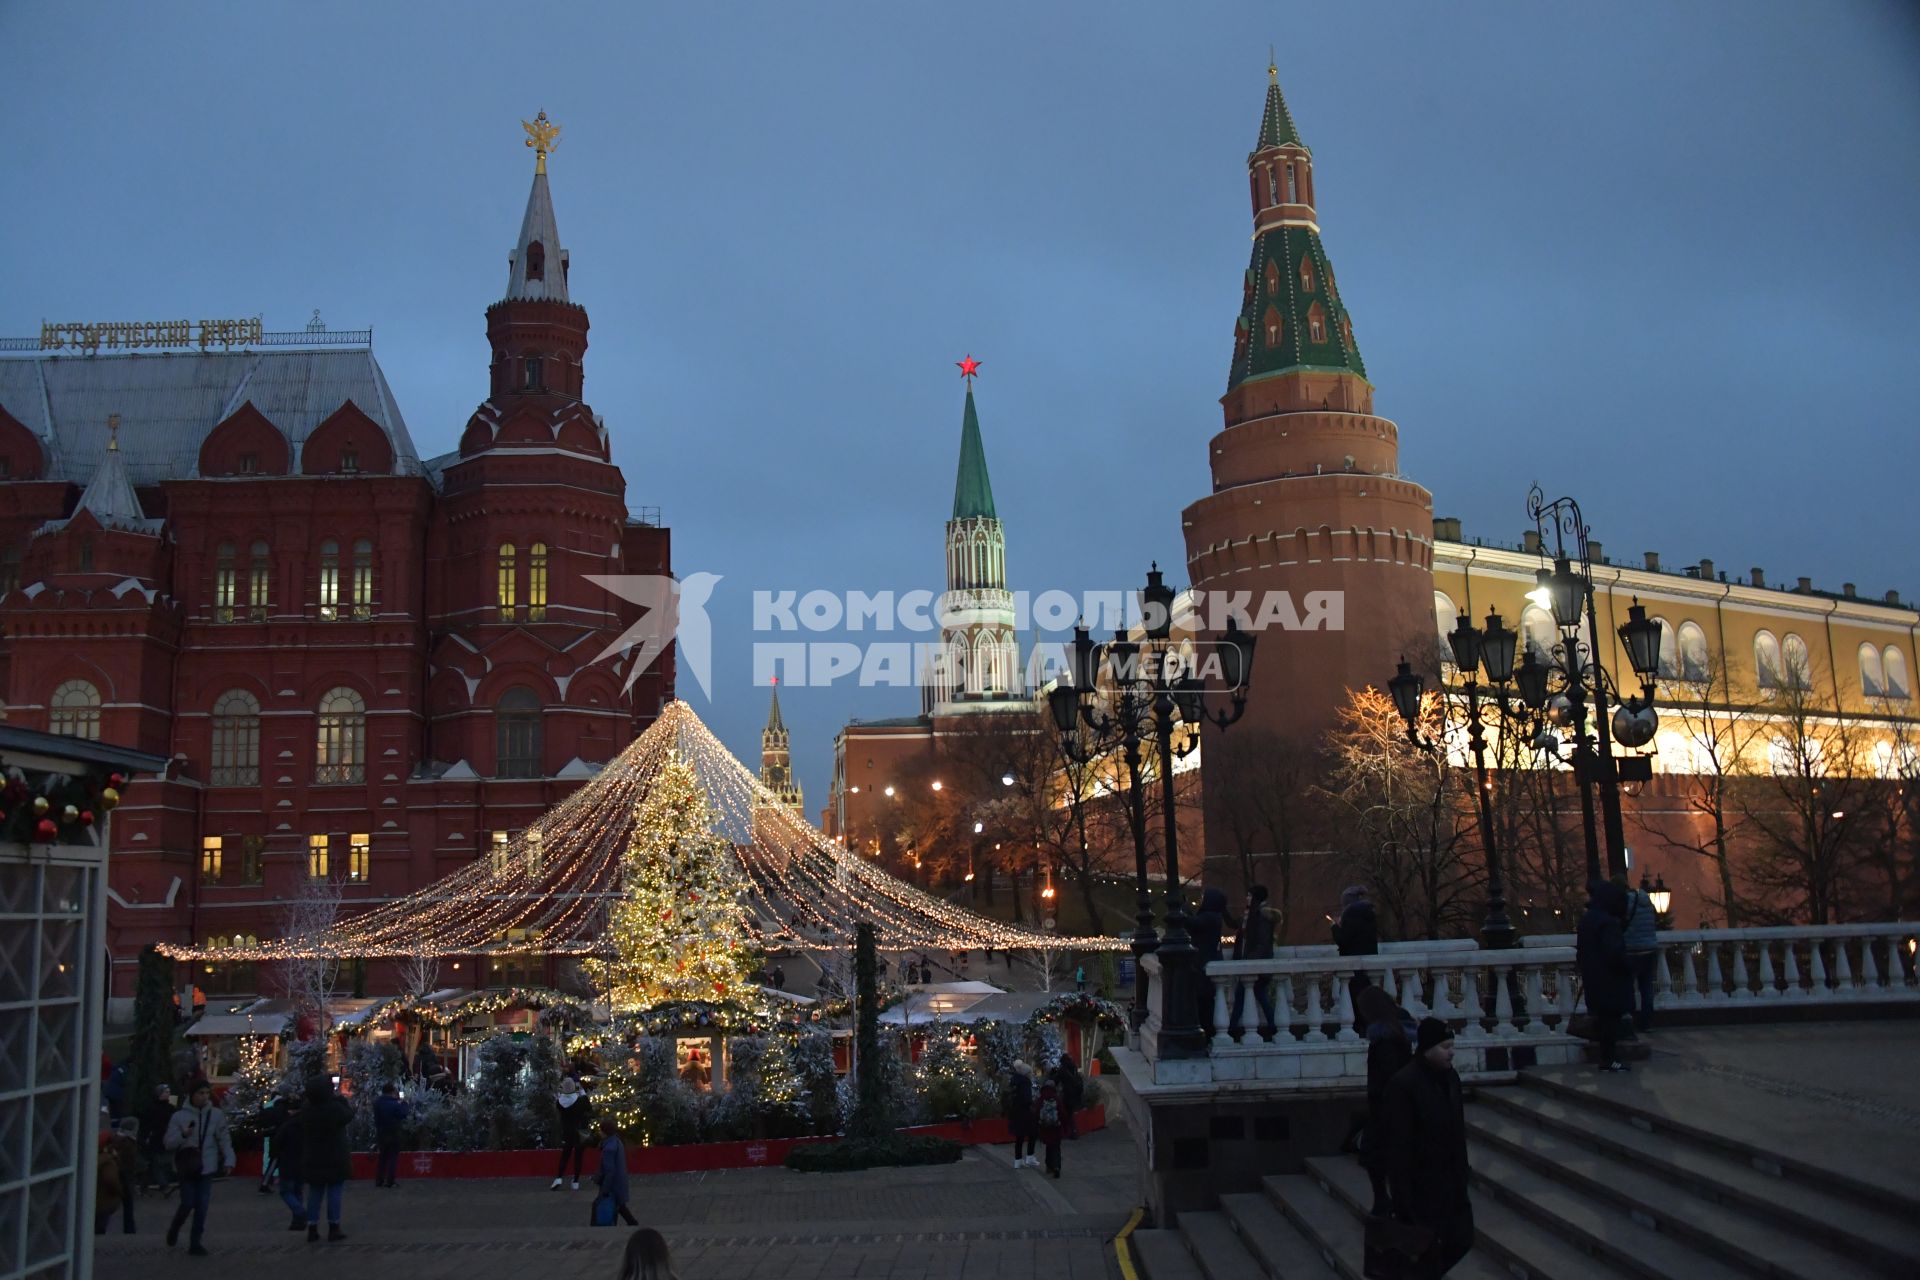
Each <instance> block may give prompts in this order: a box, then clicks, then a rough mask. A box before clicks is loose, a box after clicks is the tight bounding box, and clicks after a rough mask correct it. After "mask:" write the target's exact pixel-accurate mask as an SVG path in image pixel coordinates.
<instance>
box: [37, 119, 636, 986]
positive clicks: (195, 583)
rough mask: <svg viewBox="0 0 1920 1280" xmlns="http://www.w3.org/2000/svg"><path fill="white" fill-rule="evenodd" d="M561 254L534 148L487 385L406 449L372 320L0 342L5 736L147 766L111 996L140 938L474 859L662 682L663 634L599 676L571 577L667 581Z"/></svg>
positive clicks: (123, 810) (255, 918)
mask: <svg viewBox="0 0 1920 1280" xmlns="http://www.w3.org/2000/svg"><path fill="white" fill-rule="evenodd" d="M568 265H569V264H568V255H567V252H566V250H564V249H563V248H562V247H561V245H560V239H559V233H558V229H557V226H556V222H555V218H554V212H553V205H552V201H551V198H550V196H549V193H548V187H547V177H546V173H545V157H544V155H542V156H541V159H540V164H539V166H538V172H536V174H535V177H534V179H533V188H532V191H531V193H530V195H529V197H528V200H527V208H526V216H525V219H524V221H523V222H522V225H521V228H520V234H519V238H518V241H517V243H516V244H515V246H514V249H513V254H512V257H511V259H510V266H509V278H508V284H507V288H506V292H505V294H504V296H503V297H502V298H501V300H500V301H499V302H497V303H495V304H494V305H493V306H491V307H489V308H488V309H487V313H486V335H487V342H488V349H489V351H490V352H491V356H492V360H491V368H490V370H489V372H488V384H487V389H486V395H485V399H484V400H483V401H482V403H481V405H480V407H479V408H478V409H477V410H476V411H475V412H474V414H473V417H472V419H471V420H470V421H469V422H468V424H467V426H466V429H465V432H464V434H463V435H462V436H461V438H460V446H459V449H458V450H457V451H455V452H453V453H449V454H446V455H443V456H441V457H436V458H425V459H423V458H421V457H419V456H418V454H417V452H416V451H415V448H414V444H413V440H412V438H411V437H410V436H409V435H408V432H407V425H406V422H405V421H404V419H403V418H402V416H401V413H400V409H399V406H398V405H397V404H396V403H395V402H394V398H393V394H392V392H391V390H390V389H389V388H388V385H387V380H386V377H385V375H384V374H383V373H382V372H381V369H380V366H379V364H378V362H377V361H376V360H375V358H374V354H373V349H372V342H371V334H370V333H359V334H340V333H332V332H328V331H326V330H324V329H323V328H321V327H320V326H319V325H318V324H317V323H316V324H315V325H313V326H310V328H309V329H308V330H307V331H306V332H304V333H290V334H262V333H260V332H259V331H258V326H257V324H256V325H254V326H253V327H252V329H251V332H249V331H248V329H247V326H246V325H244V324H243V325H239V326H233V325H221V324H219V323H217V322H212V323H208V324H205V325H202V326H199V329H200V334H199V335H190V333H189V329H190V327H189V326H188V325H185V324H180V323H177V322H176V323H170V324H165V325H147V326H137V327H136V326H100V327H97V328H96V329H95V330H94V332H92V333H90V334H89V333H88V332H86V331H85V330H84V329H82V328H80V327H76V326H57V327H56V326H49V327H48V328H47V329H45V330H43V333H42V337H41V338H40V339H39V340H37V341H14V342H11V343H9V344H7V345H8V346H9V347H11V348H13V349H12V350H0V693H3V694H4V698H5V707H4V716H5V718H6V720H8V721H9V722H10V723H13V724H18V725H21V726H24V727H28V728H35V729H51V730H53V731H54V732H64V733H73V734H76V735H78V736H81V737H89V738H99V739H101V740H104V741H109V742H115V743H120V744H124V745H126V746H130V747H137V748H139V749H140V750H143V751H148V752H153V753H155V754H158V755H163V756H167V757H170V759H171V763H170V765H169V767H168V769H167V771H166V774H165V777H164V778H163V779H160V780H154V779H145V780H141V781H138V782H136V783H134V784H133V786H132V787H131V788H130V789H129V790H128V791H127V793H126V796H125V800H124V802H123V803H122V804H121V805H120V807H119V809H118V810H117V811H116V813H115V815H114V816H115V821H114V822H113V824H112V828H113V837H112V838H113V841H114V846H115V847H114V849H113V858H112V878H111V893H110V909H109V920H108V933H107V939H108V946H109V948H110V950H111V952H112V955H113V982H112V994H115V995H127V994H130V993H131V990H132V982H133V976H134V969H133V966H134V963H135V958H136V955H137V953H138V952H139V950H140V948H141V947H143V946H144V945H146V944H147V943H150V942H157V941H171V942H179V943H186V942H192V943H216V944H217V943H220V942H222V941H229V942H230V941H231V940H233V939H235V938H239V939H253V938H267V937H271V936H275V935H278V934H280V933H282V932H283V931H284V916H285V911H286V906H285V903H286V901H287V900H288V899H291V898H294V897H296V896H298V895H299V893H300V891H301V888H302V886H303V884H304V883H305V882H308V881H310V880H318V879H321V878H326V879H330V880H333V881H335V882H339V883H340V884H341V885H342V892H343V895H344V897H345V899H346V903H345V907H346V909H347V910H348V911H351V910H352V909H353V907H354V905H355V904H356V903H370V902H374V901H379V900H383V899H387V898H391V897H395V896H398V895H401V894H404V893H407V892H409V891H411V890H414V889H417V888H419V887H421V886H422V885H424V884H426V883H428V882H429V881H432V880H434V879H436V878H438V877H440V876H442V875H444V874H446V873H448V872H449V871H452V870H454V869H455V868H457V867H458V866H460V865H462V864H464V863H466V862H469V861H471V860H472V859H473V858H475V857H478V856H486V854H487V851H488V849H489V847H490V846H491V845H492V843H493V842H494V841H495V839H496V838H499V839H504V838H505V834H506V833H509V832H512V831H515V830H517V829H519V828H521V827H524V826H526V825H527V824H528V823H529V822H530V821H531V820H532V819H534V818H535V817H537V816H538V815H539V814H541V813H543V812H545V811H546V810H547V809H548V808H550V807H551V806H552V805H554V804H555V803H556V802H558V801H559V800H561V799H562V798H564V797H565V796H566V795H567V794H568V793H569V792H571V791H572V790H573V789H574V788H576V787H578V786H579V785H580V784H581V782H582V781H584V780H585V779H587V778H590V777H591V776H592V775H593V774H594V772H595V771H596V770H597V769H598V768H599V766H601V765H602V764H604V763H605V762H606V761H608V760H610V759H612V758H613V757H614V756H615V755H616V754H618V753H619V752H620V751H621V750H622V749H623V748H624V747H626V746H627V745H628V743H630V742H631V741H632V740H633V738H634V736H635V735H636V734H637V733H638V732H639V731H640V730H641V729H643V728H645V727H646V725H647V724H649V723H650V722H651V721H652V720H653V718H654V717H655V716H656V715H657V714H658V712H659V710H660V708H661V707H662V705H663V704H664V703H665V702H666V701H667V700H669V699H671V697H672V696H673V668H672V662H671V653H672V651H671V649H670V648H669V649H668V651H667V653H666V655H664V656H663V658H662V659H660V660H658V661H656V662H655V663H654V664H653V666H652V667H651V668H650V669H649V670H647V671H646V672H645V673H644V674H643V675H641V676H640V677H639V679H638V681H637V683H635V684H634V686H633V688H632V690H631V692H630V693H629V692H623V688H624V686H625V684H626V680H627V676H628V674H629V673H628V672H627V670H626V662H627V661H628V660H629V658H628V657H625V656H616V657H615V658H612V659H609V660H607V661H605V662H598V663H596V662H595V659H596V658H597V657H598V656H599V655H600V654H601V653H602V652H604V651H605V650H606V649H607V648H608V647H609V646H610V645H611V644H613V643H614V642H615V641H616V640H617V639H619V638H620V637H621V636H622V634H623V633H624V632H625V631H626V630H627V628H628V627H629V626H630V625H631V624H632V623H634V622H635V621H637V619H638V609H637V607H636V606H634V605H632V604H629V603H628V602H626V601H624V600H621V599H620V598H618V597H616V596H614V595H611V594H610V593H608V592H607V591H606V590H605V589H604V588H602V587H600V586H598V585H595V584H593V583H591V582H589V581H588V576H589V575H601V574H666V573H669V572H670V565H671V558H670V554H669V551H670V541H669V536H668V531H667V530H666V529H665V528H663V527H661V525H660V522H659V519H658V517H657V515H655V516H653V517H651V518H646V517H645V516H636V515H634V514H631V513H630V511H629V508H628V506H627V496H626V481H625V479H624V478H623V477H622V475H621V472H620V469H619V468H618V467H617V466H615V465H614V463H613V460H612V456H611V450H610V447H609V436H608V432H607V429H606V427H605V426H604V425H603V423H602V422H601V420H600V419H599V418H598V417H597V416H596V415H595V414H594V412H593V410H592V409H591V407H589V405H588V404H587V402H586V401H585V399H584V398H583V395H584V359H585V356H586V351H587V328H588V322H587V312H586V310H585V309H584V308H583V307H581V306H580V305H579V304H578V303H575V302H574V301H572V299H571V298H570V297H569V292H568V279H567V276H568ZM236 329H237V330H238V331H239V332H238V334H237V337H236V333H235V330H236ZM103 335H104V339H105V340H104V341H103ZM208 336H211V338H212V342H211V344H209V342H208V341H207V337H208ZM196 337H197V338H198V340H194V339H195V338H196ZM123 339H124V340H125V341H126V343H127V344H128V345H135V344H137V345H138V346H139V347H141V348H145V349H137V350H132V351H120V350H113V349H106V348H111V347H112V346H113V345H114V344H115V343H117V342H120V341H121V340H123ZM156 339H157V341H156ZM155 347H158V348H159V349H157V350H156V349H153V348H155ZM22 348H28V349H27V350H24V351H23V350H22ZM76 348H77V349H76ZM475 372H476V375H477V374H478V372H479V371H478V369H477V368H476V370H475ZM477 381H478V377H477V376H476V382H477ZM445 976H446V977H450V978H452V979H454V980H455V981H456V983H458V982H459V980H460V979H461V978H462V977H463V976H464V977H466V978H467V981H469V982H473V981H484V980H485V979H486V978H487V977H489V976H491V977H492V978H493V979H494V980H496V981H497V980H501V979H504V978H511V977H514V976H518V975H512V974H493V975H483V974H479V973H472V974H467V975H462V974H447V975H445ZM528 976H534V975H528ZM195 978H196V981H198V982H199V984H200V985H201V986H202V988H203V989H204V990H206V991H207V992H208V994H210V995H219V994H222V993H225V992H228V991H234V992H240V991H252V990H256V989H257V987H258V986H259V985H267V984H268V978H267V975H265V974H254V973H253V972H251V971H250V969H247V968H243V967H239V966H219V965H215V966H212V968H211V969H210V970H209V969H207V968H206V967H205V966H203V971H202V972H200V973H197V974H196V975H195ZM373 982H374V986H376V987H381V986H388V985H390V981H389V980H388V979H387V978H386V975H380V976H378V977H376V978H375V979H374V980H373ZM460 985H465V984H464V983H461V984H460Z"/></svg>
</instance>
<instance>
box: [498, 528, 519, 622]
mask: <svg viewBox="0 0 1920 1280" xmlns="http://www.w3.org/2000/svg"><path fill="white" fill-rule="evenodd" d="M514 555H515V553H514V549H513V544H512V543H511V542H503V543H501V544H500V573H499V579H500V585H499V595H500V621H502V622H512V621H513V601H514V594H513V593H514V586H515V579H516V578H517V577H518V575H517V574H516V573H515V572H514Z"/></svg>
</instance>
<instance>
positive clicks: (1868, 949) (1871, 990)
mask: <svg viewBox="0 0 1920 1280" xmlns="http://www.w3.org/2000/svg"><path fill="white" fill-rule="evenodd" d="M1873 943H1874V939H1872V938H1870V937H1867V938H1862V939H1860V986H1861V987H1862V988H1863V990H1862V991H1861V994H1862V995H1867V996H1876V995H1879V994H1880V966H1879V964H1877V963H1876V962H1875V961H1874V958H1873ZM1890 967H1891V968H1893V969H1895V970H1896V971H1897V970H1898V969H1899V967H1900V962H1899V961H1898V960H1895V961H1894V962H1893V964H1892V966H1890Z"/></svg>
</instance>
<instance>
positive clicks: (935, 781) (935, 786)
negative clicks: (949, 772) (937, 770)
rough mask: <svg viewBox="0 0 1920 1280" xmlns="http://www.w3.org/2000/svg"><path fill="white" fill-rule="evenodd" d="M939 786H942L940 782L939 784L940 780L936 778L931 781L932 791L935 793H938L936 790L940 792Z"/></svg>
mask: <svg viewBox="0 0 1920 1280" xmlns="http://www.w3.org/2000/svg"><path fill="white" fill-rule="evenodd" d="M941 785H942V784H941V782H940V779H938V778H935V779H934V780H933V789H934V790H935V791H938V790H940V788H941Z"/></svg>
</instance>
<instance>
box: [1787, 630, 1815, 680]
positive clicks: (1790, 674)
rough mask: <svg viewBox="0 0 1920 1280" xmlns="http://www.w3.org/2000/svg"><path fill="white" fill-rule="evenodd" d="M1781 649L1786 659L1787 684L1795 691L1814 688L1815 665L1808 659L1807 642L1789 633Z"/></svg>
mask: <svg viewBox="0 0 1920 1280" xmlns="http://www.w3.org/2000/svg"><path fill="white" fill-rule="evenodd" d="M1780 649H1781V652H1782V653H1783V654H1784V655H1785V657H1786V670H1787V683H1788V684H1789V685H1790V686H1792V687H1793V688H1795V689H1811V688H1813V664H1812V663H1811V662H1810V661H1809V660H1808V657H1807V642H1806V641H1805V640H1802V639H1801V638H1800V637H1799V636H1796V635H1794V634H1792V633H1791V632H1789V633H1788V635H1787V638H1786V640H1785V641H1783V642H1782V643H1781V646H1780Z"/></svg>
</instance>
